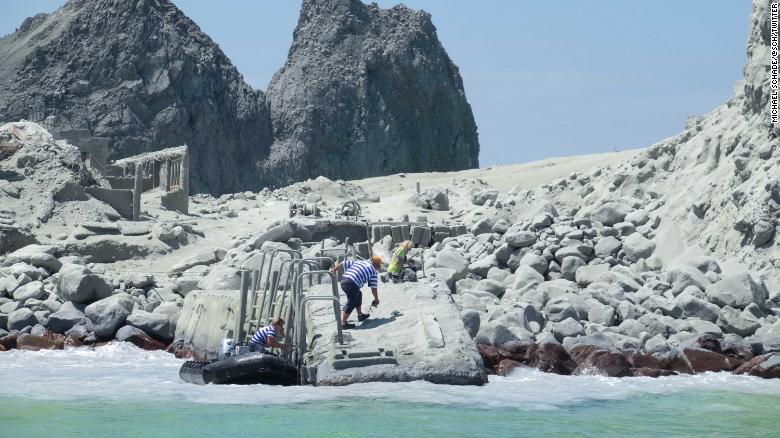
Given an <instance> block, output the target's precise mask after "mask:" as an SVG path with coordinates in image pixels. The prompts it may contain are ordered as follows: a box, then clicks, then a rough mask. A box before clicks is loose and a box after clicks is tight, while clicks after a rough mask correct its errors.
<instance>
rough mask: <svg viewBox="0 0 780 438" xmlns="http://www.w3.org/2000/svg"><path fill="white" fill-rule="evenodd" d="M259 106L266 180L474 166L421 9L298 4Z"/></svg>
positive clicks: (451, 78) (457, 87) (318, 0)
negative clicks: (283, 59)
mask: <svg viewBox="0 0 780 438" xmlns="http://www.w3.org/2000/svg"><path fill="white" fill-rule="evenodd" d="M268 100H269V104H270V108H271V119H272V122H273V127H274V138H275V144H274V146H273V149H272V153H271V156H270V157H269V158H268V159H267V160H265V161H264V162H263V163H262V166H263V168H264V170H265V172H267V174H266V176H265V177H264V178H266V179H268V178H270V179H271V180H273V181H280V180H281V181H283V182H291V181H295V180H300V179H304V178H307V177H316V176H318V175H325V176H328V177H330V178H345V179H354V178H362V177H366V176H372V175H384V174H389V173H393V172H398V171H427V170H458V169H465V168H470V167H475V166H477V165H478V162H477V156H478V153H479V143H478V140H477V132H476V131H477V130H476V125H475V123H474V118H473V115H472V112H471V108H470V106H469V104H468V102H467V101H466V97H465V93H464V91H463V83H462V80H461V77H460V74H459V72H458V69H457V67H456V66H455V65H454V64H453V63H452V61H451V60H450V59H449V57H448V56H447V53H446V52H445V50H444V48H443V47H442V45H441V43H440V42H439V40H438V38H437V36H436V29H435V27H434V25H433V23H432V22H431V18H430V15H429V14H427V13H426V12H424V11H414V10H411V9H408V8H406V7H405V6H396V7H394V8H391V9H380V8H378V7H377V6H376V5H375V4H374V5H370V6H367V5H365V4H363V3H362V2H361V1H359V0H324V1H323V0H306V1H304V2H303V7H302V10H301V16H300V19H299V21H298V26H297V28H296V30H295V34H294V38H293V45H292V47H291V49H290V54H289V57H288V60H287V63H286V64H285V66H284V68H282V70H280V71H279V72H278V73H277V74H276V75H275V76H274V78H273V80H272V81H271V85H270V87H269V90H268ZM345 164H346V165H345ZM282 171H284V172H285V173H284V174H281V173H280V172H282Z"/></svg>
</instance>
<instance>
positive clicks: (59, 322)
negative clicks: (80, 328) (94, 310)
mask: <svg viewBox="0 0 780 438" xmlns="http://www.w3.org/2000/svg"><path fill="white" fill-rule="evenodd" d="M86 323H87V318H86V316H85V315H84V314H83V313H81V312H79V311H76V310H60V311H59V312H54V313H52V314H51V315H49V319H48V320H47V321H46V327H47V328H48V329H49V330H51V331H52V332H54V333H60V334H64V333H65V332H66V331H68V330H70V329H71V328H72V327H73V326H74V325H77V324H86Z"/></svg>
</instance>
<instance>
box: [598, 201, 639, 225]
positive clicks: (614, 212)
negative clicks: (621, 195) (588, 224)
mask: <svg viewBox="0 0 780 438" xmlns="http://www.w3.org/2000/svg"><path fill="white" fill-rule="evenodd" d="M630 212H631V207H630V206H628V205H626V204H622V203H616V202H607V203H606V204H604V205H602V206H600V207H598V208H596V209H595V210H593V212H592V213H591V214H590V220H591V221H593V222H600V223H601V224H602V225H606V226H608V227H611V226H612V225H615V224H616V223H618V222H623V221H624V220H625V218H626V215H627V214H629V213H630Z"/></svg>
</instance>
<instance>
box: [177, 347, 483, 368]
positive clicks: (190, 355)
mask: <svg viewBox="0 0 780 438" xmlns="http://www.w3.org/2000/svg"><path fill="white" fill-rule="evenodd" d="M165 351H167V352H168V353H173V355H174V356H176V358H177V359H192V360H198V361H204V360H206V357H205V356H203V355H201V354H199V353H198V352H197V351H196V350H195V349H194V348H192V346H191V345H184V344H181V343H173V344H171V345H169V346H168V348H166V349H165ZM488 369H489V370H492V368H488Z"/></svg>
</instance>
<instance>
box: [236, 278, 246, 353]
mask: <svg viewBox="0 0 780 438" xmlns="http://www.w3.org/2000/svg"><path fill="white" fill-rule="evenodd" d="M248 287H249V272H247V271H241V290H240V292H239V294H240V295H239V302H238V316H237V318H236V328H235V330H234V332H233V334H234V336H235V339H236V340H237V342H244V315H245V314H246V292H247V288H248Z"/></svg>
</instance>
